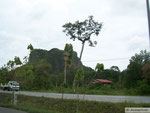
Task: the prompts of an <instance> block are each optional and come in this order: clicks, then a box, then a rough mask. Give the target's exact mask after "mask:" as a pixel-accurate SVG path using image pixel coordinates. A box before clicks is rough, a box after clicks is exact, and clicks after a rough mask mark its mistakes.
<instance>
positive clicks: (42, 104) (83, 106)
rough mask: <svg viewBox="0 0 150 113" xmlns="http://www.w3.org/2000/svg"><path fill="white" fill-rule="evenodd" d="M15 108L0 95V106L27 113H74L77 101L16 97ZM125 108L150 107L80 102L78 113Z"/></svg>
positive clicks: (8, 98) (107, 112) (104, 112)
mask: <svg viewBox="0 0 150 113" xmlns="http://www.w3.org/2000/svg"><path fill="white" fill-rule="evenodd" d="M17 99H18V103H17V106H13V105H12V104H11V94H0V106H3V107H10V108H15V109H19V110H23V111H27V112H29V113H76V105H77V101H75V100H62V99H53V98H45V97H32V96H23V95H18V96H17ZM125 107H150V104H144V103H141V104H136V103H127V102H124V103H109V102H95V101H80V102H79V113H124V110H125Z"/></svg>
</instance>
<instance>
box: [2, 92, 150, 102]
mask: <svg viewBox="0 0 150 113" xmlns="http://www.w3.org/2000/svg"><path fill="white" fill-rule="evenodd" d="M4 92H7V91H0V93H4ZM7 93H10V92H7ZM16 94H22V95H28V96H38V97H41V96H43V97H49V98H62V94H61V93H41V92H27V91H18V92H16ZM83 97H84V95H83V94H80V95H79V99H81V100H83ZM64 98H65V99H77V95H75V94H64ZM84 100H89V101H101V102H135V103H150V96H149V97H148V96H108V95H85V97H84Z"/></svg>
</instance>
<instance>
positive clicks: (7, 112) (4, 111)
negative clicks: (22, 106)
mask: <svg viewBox="0 0 150 113" xmlns="http://www.w3.org/2000/svg"><path fill="white" fill-rule="evenodd" d="M0 113H27V112H24V111H19V110H14V109H10V108H4V107H0Z"/></svg>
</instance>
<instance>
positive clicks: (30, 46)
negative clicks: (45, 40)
mask: <svg viewBox="0 0 150 113" xmlns="http://www.w3.org/2000/svg"><path fill="white" fill-rule="evenodd" d="M27 49H29V50H30V53H31V52H32V51H33V50H34V48H33V46H32V44H29V45H28V47H27Z"/></svg>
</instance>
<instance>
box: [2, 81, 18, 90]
mask: <svg viewBox="0 0 150 113" xmlns="http://www.w3.org/2000/svg"><path fill="white" fill-rule="evenodd" d="M0 88H1V89H2V90H4V91H5V90H8V91H12V90H14V91H19V88H20V86H19V83H18V82H16V81H9V82H8V83H7V84H4V85H3V84H1V86H0Z"/></svg>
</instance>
